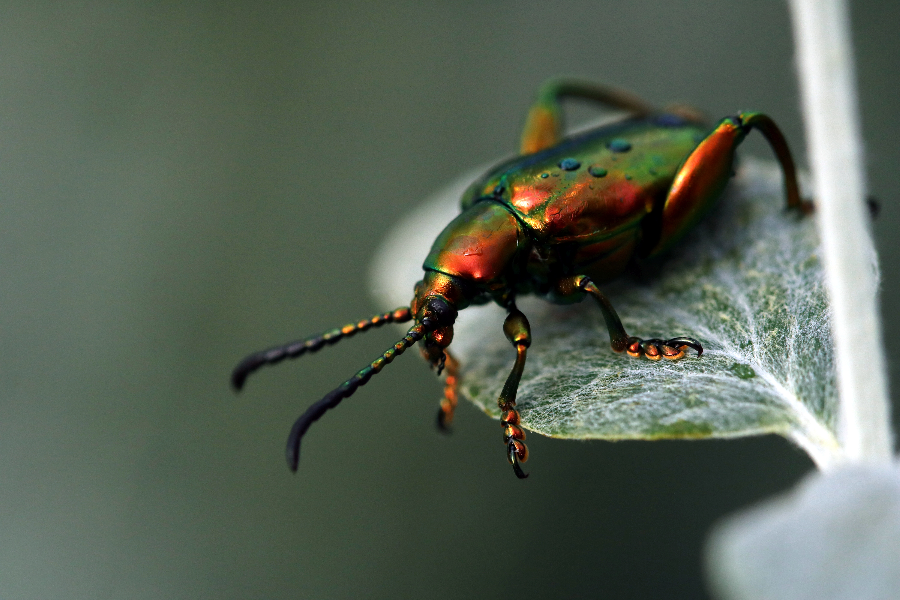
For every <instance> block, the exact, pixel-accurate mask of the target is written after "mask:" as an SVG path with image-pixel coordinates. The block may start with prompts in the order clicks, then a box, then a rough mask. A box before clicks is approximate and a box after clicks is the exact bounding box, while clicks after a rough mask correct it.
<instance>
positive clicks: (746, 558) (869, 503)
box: [706, 464, 900, 600]
mask: <svg viewBox="0 0 900 600" xmlns="http://www.w3.org/2000/svg"><path fill="white" fill-rule="evenodd" d="M898 536H900V468H898V465H896V464H894V465H881V464H847V465H842V466H841V467H840V468H837V469H834V470H832V471H830V472H828V473H813V474H811V475H809V476H808V477H807V478H806V480H805V481H803V482H802V484H801V485H799V486H797V487H796V488H795V489H793V490H791V492H790V493H788V494H785V495H783V496H782V497H780V498H776V499H771V500H767V501H766V502H765V503H763V504H761V505H759V506H755V507H753V508H752V509H750V510H747V511H744V512H742V513H740V514H738V515H735V516H731V517H728V518H727V519H726V520H725V521H724V522H722V523H719V525H718V526H717V527H716V529H715V530H714V531H713V534H712V536H711V539H710V541H709V544H708V545H707V552H706V562H707V571H708V573H709V576H710V580H711V583H712V587H713V590H714V591H716V592H717V593H716V597H720V598H727V599H728V600H750V599H754V600H776V599H779V598H790V599H791V600H890V599H895V598H897V595H898V590H900V544H898V543H897V538H898Z"/></svg>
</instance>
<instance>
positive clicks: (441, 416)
mask: <svg viewBox="0 0 900 600" xmlns="http://www.w3.org/2000/svg"><path fill="white" fill-rule="evenodd" d="M443 366H444V370H445V371H446V373H447V374H446V376H445V379H444V397H443V398H442V399H441V407H440V409H439V410H438V414H437V424H438V429H440V430H441V431H448V428H449V426H450V423H452V422H453V413H454V412H455V411H456V403H457V401H458V399H459V394H458V392H457V388H458V386H459V361H457V360H456V359H455V358H453V355H452V354H450V353H449V352H447V351H446V350H444V363H443Z"/></svg>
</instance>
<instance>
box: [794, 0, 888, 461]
mask: <svg viewBox="0 0 900 600" xmlns="http://www.w3.org/2000/svg"><path fill="white" fill-rule="evenodd" d="M790 7H791V13H792V18H793V24H794V37H795V43H796V47H797V62H798V68H799V78H800V89H801V95H802V98H803V111H804V115H805V121H806V138H807V147H808V149H809V157H810V163H811V168H812V174H813V187H814V190H815V203H816V213H817V221H818V227H819V234H820V236H821V239H822V252H823V257H822V259H823V263H824V266H825V278H826V284H827V286H828V293H829V295H830V297H831V304H832V310H833V313H832V314H833V331H834V343H835V359H836V363H837V379H838V391H839V394H840V409H839V430H838V437H839V441H840V444H841V446H842V447H843V449H844V455H845V457H846V459H848V460H853V461H863V460H865V461H888V460H890V457H891V450H892V440H891V431H890V425H889V411H888V394H887V377H886V370H885V360H884V353H883V343H882V337H881V323H880V318H879V313H878V306H877V288H878V267H877V258H876V255H875V248H874V245H873V242H872V237H871V234H870V232H869V227H868V225H867V220H866V217H867V213H866V210H865V183H864V171H863V161H862V158H863V151H862V140H861V136H860V127H859V115H858V110H857V99H856V87H855V76H854V70H853V55H852V48H851V41H850V33H849V30H850V27H849V17H848V10H847V5H846V2H844V0H791V1H790Z"/></svg>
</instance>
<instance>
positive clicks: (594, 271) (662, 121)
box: [232, 80, 811, 478]
mask: <svg viewBox="0 0 900 600" xmlns="http://www.w3.org/2000/svg"><path fill="white" fill-rule="evenodd" d="M566 97H575V98H582V99H588V100H593V101H596V102H600V103H602V104H606V105H608V106H611V107H613V108H616V109H623V110H626V111H628V112H629V113H631V116H630V117H629V118H626V119H624V120H622V121H619V122H617V123H614V124H611V125H604V126H602V127H598V128H596V129H592V130H590V131H586V132H584V133H580V134H577V135H573V136H570V137H566V138H562V137H561V133H560V132H561V129H562V122H561V121H562V120H561V110H560V108H561V107H560V104H561V101H562V99H564V98H566ZM751 129H757V130H759V131H760V132H761V133H762V134H763V135H764V136H765V138H766V139H767V140H768V142H769V144H770V145H771V146H772V149H773V150H774V152H775V155H776V157H777V158H778V161H779V162H780V164H781V168H782V170H783V173H784V185H785V193H786V196H787V206H788V208H789V209H792V210H797V211H799V212H808V211H809V210H810V207H811V205H810V204H809V203H807V202H805V201H803V200H801V198H800V194H799V191H798V186H797V178H796V173H795V168H794V161H793V159H792V157H791V153H790V150H789V149H788V146H787V143H786V142H785V140H784V136H783V135H782V134H781V131H780V130H779V129H778V127H777V126H776V125H775V123H774V122H773V121H772V120H771V119H770V118H769V117H767V116H766V115H764V114H761V113H746V112H745V113H740V114H738V115H736V116H733V117H727V118H725V119H722V121H720V122H719V123H718V125H716V126H715V127H713V128H712V130H711V131H710V128H709V127H708V125H705V124H704V123H703V122H702V121H701V119H700V118H698V117H697V116H696V114H695V113H694V111H691V110H690V109H686V108H675V109H671V110H668V111H656V110H654V109H653V108H652V107H651V106H650V105H649V104H647V103H646V102H644V101H643V100H641V99H639V98H637V97H635V96H633V95H632V94H630V93H627V92H624V91H621V90H616V89H612V88H607V87H603V86H597V85H592V84H589V83H585V82H581V81H574V80H552V81H550V82H548V83H547V84H545V85H544V86H543V88H542V89H541V91H540V95H539V98H538V101H537V102H536V103H535V105H534V106H533V107H532V109H531V111H530V113H529V115H528V119H527V122H526V125H525V130H524V132H523V135H522V144H521V153H520V155H519V156H516V157H515V158H512V159H510V160H507V161H505V162H503V163H501V164H499V165H498V166H496V167H495V168H493V169H491V171H490V172H489V173H487V174H486V175H485V176H484V177H482V178H481V179H479V180H478V181H476V182H475V183H474V184H473V185H472V186H471V187H470V188H469V189H468V191H467V192H466V193H465V194H464V195H463V198H462V212H461V213H460V214H459V216H457V217H456V218H455V219H454V220H453V221H451V222H450V224H449V225H447V227H446V228H444V230H443V232H441V234H440V235H439V236H438V238H437V240H435V242H434V245H433V246H432V248H431V252H430V253H429V254H428V256H427V257H426V258H425V263H424V265H423V268H424V269H425V276H424V277H423V279H422V280H421V281H420V282H419V283H417V284H416V286H415V293H414V296H413V299H412V302H411V303H410V306H409V307H402V308H399V309H397V310H395V311H393V312H388V313H384V314H383V315H376V316H375V317H372V318H370V319H366V320H363V321H360V322H358V323H354V324H350V325H346V326H344V327H342V328H340V329H334V330H331V331H328V332H326V333H324V334H322V335H318V336H314V337H311V338H308V339H305V340H300V341H298V342H293V343H290V344H285V345H282V346H278V347H275V348H271V349H269V350H264V351H262V352H257V353H255V354H252V355H250V356H248V357H247V358H245V359H244V360H243V361H242V362H241V363H240V364H239V365H238V366H237V367H236V368H235V369H234V372H233V373H232V384H233V385H234V387H235V388H236V389H238V390H239V389H241V388H242V387H243V385H244V382H245V380H246V378H247V376H248V375H249V374H250V373H252V372H253V371H255V370H257V369H258V368H260V367H261V366H263V365H266V364H274V363H277V362H280V361H281V360H283V359H285V358H294V357H297V356H300V355H302V354H304V353H306V352H315V351H316V350H319V349H320V348H322V347H323V346H325V345H330V344H333V343H335V342H337V341H338V340H339V339H342V338H344V337H347V336H351V335H353V334H355V333H357V332H359V331H365V330H367V329H369V328H371V327H376V326H379V325H382V324H384V323H389V322H394V323H401V322H405V321H409V320H411V319H413V320H414V325H413V326H412V327H411V328H410V329H409V331H408V332H407V334H406V335H405V336H404V337H403V338H402V339H401V340H400V341H398V342H397V343H396V344H394V346H393V347H391V348H389V349H388V350H387V351H386V352H385V353H384V354H383V355H382V356H380V357H378V358H377V359H376V360H375V361H373V362H372V363H371V364H369V365H367V366H366V367H364V368H363V369H362V370H360V371H359V372H358V373H356V375H354V376H353V377H351V378H350V379H348V380H347V381H346V382H344V383H343V384H342V385H341V386H339V387H338V388H336V389H335V390H333V391H331V392H330V393H328V394H327V395H326V396H325V397H324V398H322V400H320V401H319V402H317V403H315V404H313V405H312V406H311V407H310V408H309V410H307V411H306V412H305V413H304V414H303V415H302V416H301V417H300V418H299V419H297V421H296V423H295V424H294V427H293V429H292V430H291V433H290V436H289V438H288V443H287V460H288V464H289V465H290V467H291V469H292V470H294V471H296V469H297V462H298V460H299V453H300V440H301V438H302V437H303V435H304V434H305V433H306V431H307V430H308V429H309V427H310V425H312V423H313V422H315V421H316V420H318V419H319V418H320V417H321V416H322V415H323V414H325V412H326V411H327V410H328V409H330V408H334V407H335V406H337V405H338V404H339V403H340V401H341V400H342V399H344V398H346V397H348V396H350V395H351V394H353V392H355V391H356V389H357V388H358V387H359V386H361V385H363V384H365V383H366V382H367V381H368V380H369V378H371V377H372V375H374V374H375V373H378V372H379V371H381V369H382V368H383V367H384V365H386V364H387V363H389V362H391V361H392V360H393V359H394V357H395V356H397V355H399V354H401V353H402V352H404V351H405V350H406V349H407V348H409V347H410V346H412V345H413V344H415V343H416V342H418V341H421V342H422V353H423V354H424V356H425V357H426V358H427V359H428V361H429V362H430V364H431V366H432V367H435V368H436V369H437V371H438V374H440V373H441V371H442V370H444V368H445V367H446V371H447V378H446V382H445V390H444V399H443V400H442V402H441V408H440V411H439V413H438V422H439V424H440V425H441V426H442V427H443V426H446V425H447V424H449V422H450V421H451V420H452V418H453V411H454V408H455V407H456V402H457V392H456V383H457V369H458V364H457V362H456V361H455V360H454V359H453V357H452V356H451V355H450V354H449V353H448V352H447V350H446V348H447V347H448V346H449V345H450V342H451V341H452V339H453V323H454V321H455V320H456V315H457V312H458V311H460V310H462V309H464V308H466V307H467V306H469V305H471V304H484V303H487V302H490V301H494V302H497V303H498V304H500V305H501V306H503V307H505V308H506V309H507V310H508V311H509V315H508V316H507V318H506V322H505V323H504V325H503V331H504V333H505V334H506V337H507V338H508V339H509V341H510V343H512V345H513V346H514V347H515V350H516V359H515V363H514V365H513V368H512V371H511V372H510V374H509V377H508V378H507V380H506V384H505V385H504V386H503V390H502V391H501V392H500V397H499V400H498V404H499V406H500V409H501V411H502V412H503V416H502V417H501V425H502V426H503V428H504V436H503V439H504V444H505V445H506V454H507V458H508V460H509V462H510V464H512V466H513V469H514V472H515V474H516V475H517V476H518V477H520V478H524V477H527V475H526V474H525V473H524V472H523V471H522V468H521V465H520V463H522V462H525V461H526V460H527V458H528V449H527V447H526V446H525V443H524V442H523V440H524V439H525V433H524V432H523V431H522V429H521V428H520V426H519V413H518V412H517V411H516V409H515V406H516V390H517V388H518V385H519V380H520V378H521V376H522V371H523V369H524V367H525V356H526V353H527V348H528V346H529V345H530V343H531V331H530V327H529V324H528V320H527V319H526V318H525V315H524V314H522V313H521V312H520V311H519V310H518V309H517V308H516V304H515V299H516V296H518V295H519V294H537V295H539V296H542V297H544V298H546V299H548V300H549V301H551V302H556V303H572V302H580V301H581V300H583V299H584V298H585V297H586V296H591V297H593V298H594V300H596V301H597V304H598V305H599V307H600V311H601V312H602V313H603V317H604V319H605V320H606V326H607V328H608V330H609V337H610V343H611V345H612V349H613V350H614V351H616V352H622V351H626V352H627V353H628V354H630V355H631V356H635V357H639V356H642V355H643V356H646V357H647V358H650V359H653V360H659V358H660V357H665V358H667V359H671V360H675V359H678V358H681V357H682V356H684V352H685V349H686V348H692V349H694V350H696V352H697V354H698V356H699V355H700V354H702V352H703V348H702V346H701V345H700V342H698V341H697V340H695V339H692V338H688V337H674V338H671V339H668V340H661V339H641V338H637V337H631V336H629V335H628V334H627V333H626V332H625V329H624V327H622V323H621V321H620V320H619V317H618V315H616V311H615V310H614V309H613V307H612V304H611V303H610V302H609V300H608V299H607V298H606V296H604V295H603V293H602V292H601V291H600V288H599V287H598V284H602V283H603V282H606V281H609V280H611V279H614V278H616V277H618V276H619V275H621V274H622V273H623V272H624V271H625V270H626V268H627V267H628V266H629V265H630V264H631V263H632V262H633V261H635V260H641V259H647V258H653V257H655V256H657V255H659V254H661V253H663V252H665V251H666V250H667V249H670V248H672V247H673V246H674V245H676V244H677V243H678V242H679V240H680V239H681V238H682V237H683V236H684V234H685V233H686V232H687V231H688V230H689V229H690V228H691V226H693V225H694V224H695V223H696V222H697V221H698V220H699V219H700V218H701V217H702V216H703V215H704V214H706V213H707V212H708V211H709V209H710V208H711V207H712V206H713V205H714V203H715V201H716V199H717V198H718V197H719V196H720V195H721V193H722V191H723V189H724V188H725V185H726V183H727V182H728V179H729V178H730V177H731V175H732V173H733V170H732V169H733V163H734V152H735V149H736V147H737V146H738V145H739V144H740V143H741V141H742V140H743V139H744V137H745V136H746V135H747V133H749V131H750V130H751Z"/></svg>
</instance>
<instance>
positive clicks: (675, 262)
mask: <svg viewBox="0 0 900 600" xmlns="http://www.w3.org/2000/svg"><path fill="white" fill-rule="evenodd" d="M459 187H460V186H458V185H457V186H456V189H448V190H447V191H446V192H445V193H444V194H442V195H441V197H440V198H437V199H435V200H434V201H432V203H430V204H429V205H428V206H427V207H426V208H425V209H424V210H421V211H419V212H418V213H416V214H415V215H413V216H412V217H411V218H410V219H409V220H408V221H407V222H405V223H404V224H402V225H401V226H400V227H399V228H398V229H397V231H395V232H394V234H393V236H392V237H391V238H390V239H389V240H388V242H387V244H386V246H385V250H384V251H383V252H382V257H381V258H380V259H379V260H378V262H377V263H376V269H377V270H376V272H375V273H374V277H375V281H376V282H377V284H376V291H377V292H378V296H379V298H380V299H382V300H384V301H388V302H389V303H392V304H403V303H405V302H408V301H409V298H410V297H411V291H412V285H413V284H414V283H415V281H416V280H418V279H419V278H421V262H420V261H421V259H422V257H424V256H425V255H426V253H427V251H428V248H429V247H430V243H431V240H433V239H434V237H435V236H436V235H437V233H438V232H439V231H440V229H441V228H443V226H444V225H445V224H446V223H447V222H449V220H450V219H449V218H447V216H448V215H451V216H452V214H453V212H454V211H453V210H452V207H453V206H455V204H456V202H457V201H458V200H457V198H458V197H459V196H458V195H455V194H456V192H457V189H458V188H459ZM454 195H455V197H454ZM784 206H785V201H784V197H783V193H782V188H781V172H780V170H779V169H778V167H777V165H775V164H774V163H768V162H761V161H757V160H746V161H744V164H743V166H742V168H741V170H740V174H739V176H738V178H737V180H736V181H735V182H734V183H733V185H732V186H730V188H729V191H728V192H727V193H726V194H725V197H723V199H722V200H721V201H720V203H719V205H718V207H717V208H716V209H715V210H714V211H713V214H711V215H710V216H709V217H708V218H706V219H705V220H704V221H703V222H702V223H700V224H699V225H698V226H697V227H696V228H694V229H693V230H692V231H690V232H689V233H688V234H687V236H686V237H685V238H684V240H683V241H682V242H681V248H679V249H678V250H676V251H675V252H673V253H671V254H670V255H669V256H668V257H667V258H665V259H664V260H663V261H661V262H660V263H658V264H654V265H645V266H644V267H643V268H642V272H641V273H640V274H634V275H630V276H628V277H627V278H624V279H622V280H620V281H617V282H614V283H613V284H611V285H607V286H604V287H603V291H604V293H605V294H606V295H607V296H608V297H609V299H610V301H611V302H612V303H613V305H614V306H615V307H616V310H617V312H618V313H619V316H620V317H621V319H622V322H623V324H624V325H625V328H626V330H627V331H628V333H629V335H635V336H639V337H642V338H655V337H658V338H664V339H665V338H670V337H674V336H683V335H686V336H690V337H694V338H696V339H698V340H699V341H700V342H701V343H702V344H703V347H704V352H703V355H702V356H700V357H697V356H696V355H695V354H694V353H693V351H689V355H688V356H687V357H685V358H683V359H681V360H679V361H675V362H671V361H666V360H660V361H656V362H654V361H650V360H648V359H645V358H641V359H635V358H631V357H629V356H627V355H625V354H616V353H614V352H613V351H612V350H611V349H610V345H609V336H608V334H607V332H606V327H605V325H604V324H603V319H602V317H601V315H600V311H599V309H598V308H597V306H596V305H594V304H593V302H592V301H590V300H588V301H585V302H582V303H581V304H578V305H574V306H554V305H551V304H549V303H546V302H544V301H542V300H539V299H535V298H520V299H519V301H518V306H519V308H520V309H521V310H522V312H524V313H525V314H526V315H527V316H528V319H529V321H530V322H531V329H532V337H533V342H532V345H531V347H530V348H529V350H528V359H527V364H526V367H525V373H524V375H523V377H522V381H521V384H520V386H519V393H518V398H517V408H518V410H519V411H520V414H521V417H522V423H523V425H524V427H525V428H526V429H529V430H531V431H534V432H537V433H541V434H544V435H548V436H552V437H562V438H576V439H608V440H618V439H676V438H707V437H718V438H727V437H736V436H745V435H758V434H763V433H778V434H781V435H784V436H786V437H789V438H791V439H793V440H794V441H795V442H797V443H798V444H800V445H801V446H802V447H803V448H804V449H806V450H807V451H808V452H809V453H810V455H811V456H812V457H813V459H814V460H816V461H817V462H820V463H822V462H828V461H829V460H830V459H831V458H833V457H834V456H835V455H836V453H837V442H836V435H835V420H836V414H837V392H836V388H835V375H834V365H833V353H832V343H831V332H830V326H829V316H828V315H829V311H828V304H827V299H826V293H825V287H824V281H823V272H822V265H821V263H820V261H819V258H818V253H817V248H818V240H817V235H816V230H815V225H814V223H813V220H812V219H811V218H803V217H800V216H798V215H796V214H793V213H788V212H786V211H785V209H784ZM423 215H424V217H423ZM439 219H440V222H438V220H439ZM399 239H403V240H405V241H404V242H403V246H405V248H404V251H403V252H402V253H398V252H396V248H397V247H398V246H397V244H398V243H399ZM411 242H412V243H411ZM417 245H418V246H420V247H421V251H419V248H418V247H416V248H414V247H412V246H417ZM391 248H393V250H390V249H391ZM398 254H402V256H399V255H398ZM401 263H402V264H401ZM413 265H414V266H413ZM503 318H504V312H503V310H502V309H501V308H500V307H497V306H491V307H472V308H468V309H466V310H465V311H462V312H461V313H460V319H459V320H458V321H457V326H456V332H455V335H454V342H453V344H452V346H451V347H450V350H451V351H452V352H453V354H454V355H455V356H456V357H457V358H458V359H459V360H460V362H461V364H462V372H461V373H462V375H461V392H462V394H463V396H464V397H466V398H468V399H469V400H471V401H472V402H474V403H475V404H476V405H478V406H479V407H480V408H482V409H483V410H484V411H485V412H486V413H488V414H489V415H491V416H493V417H495V418H498V417H499V410H498V408H497V395H498V394H499V391H500V389H501V388H502V387H503V383H504V381H505V380H506V377H507V375H508V373H509V371H510V368H511V366H512V362H513V358H514V356H515V352H514V350H513V348H512V347H511V345H510V344H509V342H507V340H506V338H505V337H504V335H503V331H502V323H503Z"/></svg>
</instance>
